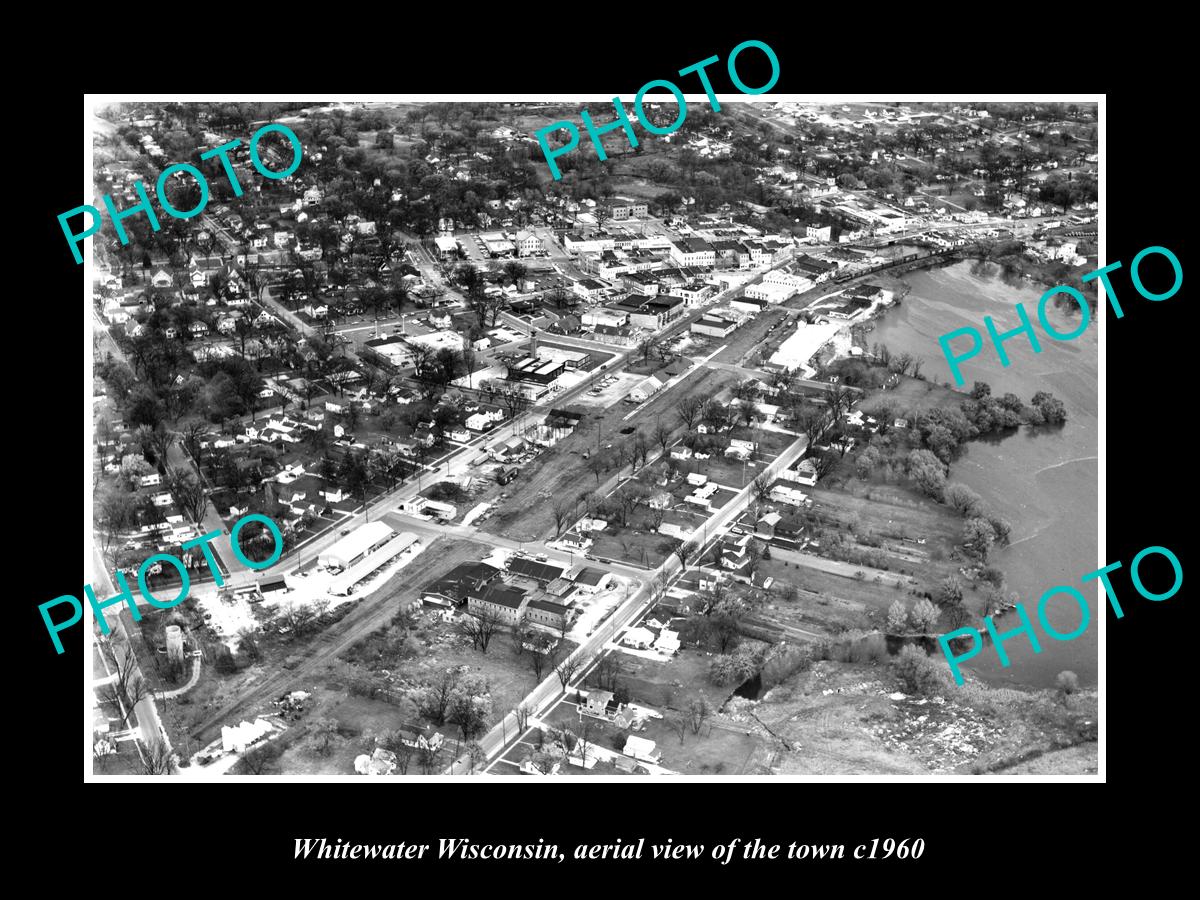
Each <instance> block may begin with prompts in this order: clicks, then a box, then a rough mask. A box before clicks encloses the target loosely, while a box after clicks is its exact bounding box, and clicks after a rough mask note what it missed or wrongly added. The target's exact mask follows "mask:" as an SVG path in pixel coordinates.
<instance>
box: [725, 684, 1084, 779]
mask: <svg viewBox="0 0 1200 900" xmlns="http://www.w3.org/2000/svg"><path fill="white" fill-rule="evenodd" d="M895 691H896V682H895V680H894V678H893V676H892V675H891V673H890V671H889V668H888V667H887V665H886V664H883V663H864V664H851V663H835V662H830V661H822V662H817V663H815V664H814V665H813V666H812V667H811V668H810V669H808V670H805V671H801V672H799V673H797V674H796V675H793V676H792V677H791V678H789V679H787V680H786V681H785V682H784V683H783V684H781V685H778V686H777V687H775V688H773V689H772V690H770V691H768V692H767V693H766V694H764V695H763V697H762V698H761V699H760V700H759V701H757V702H755V701H745V700H739V701H738V703H737V704H736V708H732V707H734V706H735V705H733V704H731V709H730V710H729V713H730V717H731V718H733V719H735V720H737V721H740V722H745V723H746V724H747V726H748V727H753V726H754V725H755V724H756V720H757V723H761V725H762V726H763V729H764V730H765V729H770V731H771V732H772V733H773V734H774V735H776V736H778V738H779V739H780V740H781V741H785V742H786V745H785V746H784V747H783V752H781V753H780V755H779V757H778V764H777V766H776V768H775V771H776V772H777V773H778V774H795V775H852V774H926V773H929V772H943V773H954V774H961V775H966V774H972V773H979V772H983V771H992V770H1004V767H1005V766H1007V765H1011V764H1012V763H1014V762H1018V761H1022V760H1025V759H1029V758H1031V757H1032V756H1034V755H1036V754H1039V753H1044V752H1047V751H1050V752H1054V751H1061V750H1063V748H1066V747H1074V746H1076V745H1078V746H1079V747H1080V748H1081V749H1080V750H1079V751H1078V753H1080V754H1083V755H1084V759H1085V760H1086V758H1087V748H1088V746H1089V744H1090V746H1091V747H1093V748H1094V747H1095V734H1096V695H1095V692H1085V693H1083V694H1079V695H1077V696H1076V697H1073V698H1071V702H1070V705H1069V706H1068V705H1063V704H1062V703H1061V702H1059V701H1058V700H1057V699H1056V698H1055V697H1054V694H1053V692H1051V691H1040V692H1025V691H1015V690H1008V689H994V688H985V687H980V686H976V685H967V686H965V687H963V688H956V687H954V686H953V685H952V684H950V683H949V682H947V685H946V686H945V687H943V688H942V689H940V690H939V691H938V692H937V695H935V696H934V698H933V700H932V702H931V701H929V700H926V699H923V698H917V697H912V696H906V695H899V696H898V698H897V699H892V695H893V693H894V692H895ZM938 695H940V696H938ZM756 730H757V729H756ZM1041 758H1044V759H1047V757H1041ZM1034 762H1036V760H1034ZM1066 763H1067V764H1069V765H1071V766H1078V765H1079V760H1078V759H1068V760H1066ZM1084 765H1086V762H1085V763H1084ZM1074 770H1075V769H1072V771H1074ZM1055 771H1062V770H1061V769H1056V770H1055Z"/></svg>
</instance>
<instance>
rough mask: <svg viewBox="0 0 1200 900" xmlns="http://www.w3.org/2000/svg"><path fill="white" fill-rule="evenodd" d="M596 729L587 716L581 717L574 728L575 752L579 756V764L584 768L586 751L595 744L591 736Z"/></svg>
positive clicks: (593, 721)
mask: <svg viewBox="0 0 1200 900" xmlns="http://www.w3.org/2000/svg"><path fill="white" fill-rule="evenodd" d="M596 728H597V724H596V721H595V720H594V719H592V718H591V717H589V716H582V717H581V718H580V719H579V724H578V725H576V726H575V752H576V753H577V754H579V762H580V763H581V764H582V765H584V766H586V765H587V758H588V749H589V748H591V746H592V745H593V744H594V743H595V742H594V741H593V740H592V735H593V733H595V731H596Z"/></svg>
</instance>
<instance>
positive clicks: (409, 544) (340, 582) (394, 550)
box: [329, 522, 421, 597]
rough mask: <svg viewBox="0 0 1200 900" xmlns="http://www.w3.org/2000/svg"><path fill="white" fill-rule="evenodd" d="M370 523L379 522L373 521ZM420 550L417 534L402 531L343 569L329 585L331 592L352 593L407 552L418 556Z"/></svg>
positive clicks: (339, 594) (337, 593)
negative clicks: (359, 584)
mask: <svg viewBox="0 0 1200 900" xmlns="http://www.w3.org/2000/svg"><path fill="white" fill-rule="evenodd" d="M370 524H378V523H374V522H372V523H370ZM389 530H390V529H389ZM420 552H421V541H420V540H419V539H418V538H417V536H416V535H415V534H413V533H412V532H409V531H402V532H400V534H398V535H396V536H395V537H393V538H392V539H391V540H387V541H384V542H383V544H382V545H380V546H378V547H376V548H374V549H373V550H371V551H370V552H368V553H367V554H366V555H365V556H363V557H362V558H361V559H359V560H358V561H357V562H356V563H354V564H353V565H351V566H350V567H349V568H347V569H345V570H343V572H342V574H340V575H339V576H338V577H337V578H336V579H334V582H333V584H331V585H330V586H329V593H331V594H333V595H334V596H335V597H344V596H346V595H347V594H349V593H351V592H352V591H353V590H354V588H355V586H356V585H357V584H358V583H359V582H361V581H365V580H366V579H367V578H370V577H371V576H372V575H374V574H375V573H376V572H378V571H379V570H380V569H382V568H383V567H384V566H386V565H388V564H389V563H392V562H395V561H396V560H397V559H399V558H400V557H401V556H403V555H404V554H405V553H410V554H411V555H412V556H416V555H417V554H418V553H420Z"/></svg>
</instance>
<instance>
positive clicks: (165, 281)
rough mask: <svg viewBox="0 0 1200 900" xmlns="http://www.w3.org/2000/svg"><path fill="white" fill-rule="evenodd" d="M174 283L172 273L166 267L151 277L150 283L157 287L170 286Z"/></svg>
mask: <svg viewBox="0 0 1200 900" xmlns="http://www.w3.org/2000/svg"><path fill="white" fill-rule="evenodd" d="M173 283H174V281H173V279H172V278H171V274H170V273H169V272H167V271H166V270H164V269H159V270H158V271H157V272H155V273H154V274H153V275H152V276H151V277H150V284H152V285H153V286H154V287H156V288H169V287H170V286H171V285H172V284H173Z"/></svg>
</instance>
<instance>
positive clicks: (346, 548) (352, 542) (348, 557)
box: [317, 522, 395, 569]
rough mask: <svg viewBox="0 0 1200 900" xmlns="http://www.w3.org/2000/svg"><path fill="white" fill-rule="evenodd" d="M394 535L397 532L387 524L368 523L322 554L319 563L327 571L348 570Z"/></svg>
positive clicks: (318, 558) (318, 559)
mask: <svg viewBox="0 0 1200 900" xmlns="http://www.w3.org/2000/svg"><path fill="white" fill-rule="evenodd" d="M393 534H395V530H394V529H393V528H392V526H391V525H388V524H387V523H386V522H367V523H366V524H365V525H360V526H359V527H358V528H356V529H354V530H353V531H352V532H350V533H349V534H348V535H346V536H345V537H344V538H342V539H341V540H340V541H338V542H337V543H336V544H334V545H333V546H332V547H330V548H329V549H328V550H325V551H324V552H323V553H321V555H320V556H319V557H317V562H318V564H319V565H321V566H324V567H325V568H327V569H348V568H350V567H351V566H352V565H354V564H355V563H356V562H358V561H359V560H360V559H362V558H363V557H364V556H366V555H367V554H368V553H370V552H371V551H372V550H375V549H377V548H379V547H381V546H382V545H383V544H385V543H387V542H388V541H389V540H391V537H392V535H393Z"/></svg>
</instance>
